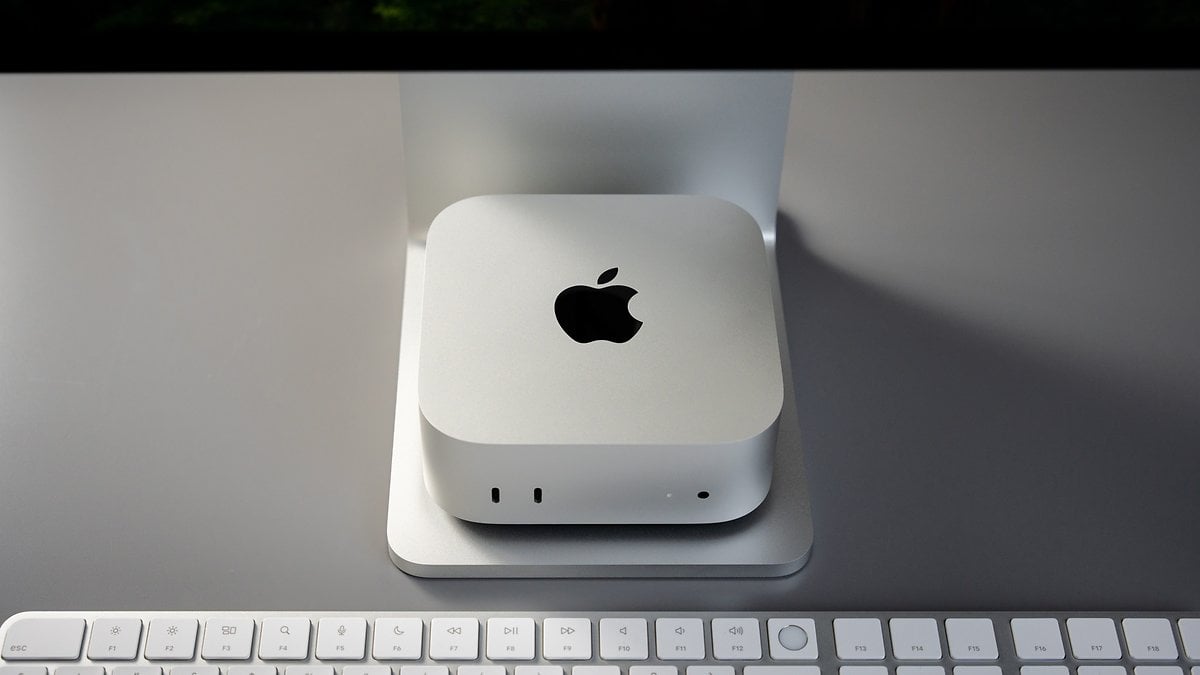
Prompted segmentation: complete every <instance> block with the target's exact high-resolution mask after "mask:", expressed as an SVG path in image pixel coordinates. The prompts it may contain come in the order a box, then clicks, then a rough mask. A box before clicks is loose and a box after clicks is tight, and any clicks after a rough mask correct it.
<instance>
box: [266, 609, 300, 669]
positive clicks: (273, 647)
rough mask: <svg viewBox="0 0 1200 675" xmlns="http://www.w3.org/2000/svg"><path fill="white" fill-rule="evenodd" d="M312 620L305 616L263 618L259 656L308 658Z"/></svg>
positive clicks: (298, 659) (276, 658) (275, 658)
mask: <svg viewBox="0 0 1200 675" xmlns="http://www.w3.org/2000/svg"><path fill="white" fill-rule="evenodd" d="M311 630H312V622H310V621H309V620H308V619H307V618H305V617H284V618H272V619H263V622H262V630H261V631H260V632H259V637H258V658H260V659H271V660H279V661H303V660H304V659H307V658H308V634H309V631H311Z"/></svg>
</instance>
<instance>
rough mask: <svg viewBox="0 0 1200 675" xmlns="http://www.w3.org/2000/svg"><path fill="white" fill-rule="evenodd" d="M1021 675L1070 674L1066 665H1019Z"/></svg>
mask: <svg viewBox="0 0 1200 675" xmlns="http://www.w3.org/2000/svg"><path fill="white" fill-rule="evenodd" d="M1021 675H1070V672H1069V671H1068V670H1067V667H1066V666H1021Z"/></svg>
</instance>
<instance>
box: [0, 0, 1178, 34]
mask: <svg viewBox="0 0 1200 675" xmlns="http://www.w3.org/2000/svg"><path fill="white" fill-rule="evenodd" d="M0 22H2V25H3V28H4V29H6V30H8V31H28V30H35V31H63V30H66V31H74V32H97V31H99V32H104V31H114V30H115V31H128V30H134V31H147V30H150V31H164V30H166V31H178V30H183V31H270V32H368V31H369V32H375V31H545V32H571V31H580V32H636V31H656V32H658V31H672V30H674V31H692V32H694V31H722V32H728V31H731V30H738V31H769V32H777V31H787V30H788V29H789V28H792V27H795V26H804V27H805V28H807V29H813V28H817V29H820V28H827V29H837V30H857V29H866V30H890V29H899V30H913V29H917V30H933V31H938V30H963V29H965V30H976V29H977V30H1013V29H1019V30H1048V31H1072V30H1085V31H1088V30H1118V31H1131V30H1132V31H1156V30H1168V31H1172V30H1180V29H1186V30H1194V29H1196V28H1198V27H1200V2H1198V1H1197V0H1125V1H1123V2H1122V1H1119V0H1051V1H1045V0H1043V1H1040V2H1039V1H1033V0H815V1H807V2H806V1H797V2H788V3H781V2H768V1H767V0H705V1H700V0H173V1H172V0H0Z"/></svg>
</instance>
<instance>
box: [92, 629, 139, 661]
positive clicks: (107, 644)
mask: <svg viewBox="0 0 1200 675" xmlns="http://www.w3.org/2000/svg"><path fill="white" fill-rule="evenodd" d="M141 640H142V620H141V619H96V620H95V621H93V622H92V636H91V638H90V639H89V640H88V650H87V656H88V658H89V659H91V660H93V661H132V660H134V659H136V658H137V655H138V645H139V644H141Z"/></svg>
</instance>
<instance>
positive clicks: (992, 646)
mask: <svg viewBox="0 0 1200 675" xmlns="http://www.w3.org/2000/svg"><path fill="white" fill-rule="evenodd" d="M946 644H948V645H949V646H950V658H952V659H955V660H957V661H992V660H995V659H996V657H997V656H998V651H997V649H996V631H995V630H994V629H993V628H992V620H991V619H946ZM958 668H959V667H955V671H957V670H958ZM988 672H990V671H968V673H973V675H988Z"/></svg>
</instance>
